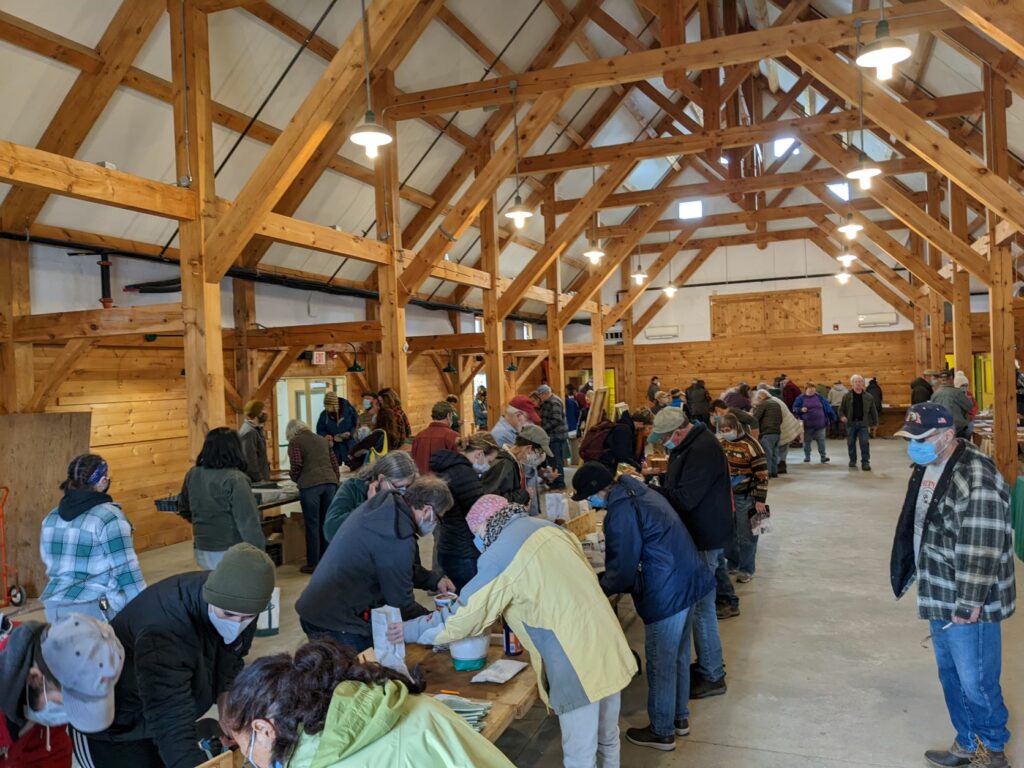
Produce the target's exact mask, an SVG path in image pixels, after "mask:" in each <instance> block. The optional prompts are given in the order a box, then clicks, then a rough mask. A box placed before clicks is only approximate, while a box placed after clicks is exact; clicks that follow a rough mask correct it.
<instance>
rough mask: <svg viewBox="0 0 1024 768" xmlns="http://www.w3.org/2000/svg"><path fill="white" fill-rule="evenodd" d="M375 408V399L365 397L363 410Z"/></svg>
mask: <svg viewBox="0 0 1024 768" xmlns="http://www.w3.org/2000/svg"><path fill="white" fill-rule="evenodd" d="M371 408H373V400H371V399H370V398H368V397H364V398H363V410H364V411H368V410H370V409H371Z"/></svg>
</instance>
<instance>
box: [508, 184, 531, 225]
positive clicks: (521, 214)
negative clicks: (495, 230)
mask: <svg viewBox="0 0 1024 768" xmlns="http://www.w3.org/2000/svg"><path fill="white" fill-rule="evenodd" d="M531 216H533V211H531V210H530V209H529V207H527V205H526V204H525V203H524V202H523V198H521V197H520V196H519V194H518V193H517V194H516V199H515V200H514V201H513V203H512V207H511V208H508V209H507V210H506V211H505V218H506V219H512V223H514V224H515V225H516V229H522V228H523V227H525V226H526V220H527V219H528V218H530V217H531Z"/></svg>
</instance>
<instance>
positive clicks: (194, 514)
mask: <svg viewBox="0 0 1024 768" xmlns="http://www.w3.org/2000/svg"><path fill="white" fill-rule="evenodd" d="M245 469H246V464H245V459H244V458H243V457H242V441H241V440H240V439H239V437H238V433H237V432H235V430H233V429H230V428H229V427H215V428H214V429H211V430H210V431H209V432H208V433H207V435H206V440H205V441H204V442H203V450H202V451H200V452H199V457H198V458H197V459H196V465H195V466H194V467H192V469H190V470H189V471H188V473H187V474H186V475H185V482H184V483H182V486H181V493H180V494H179V495H178V514H179V515H181V516H182V517H183V518H185V520H187V521H188V522H190V523H192V546H193V548H194V553H195V558H196V564H197V565H198V566H199V567H200V568H204V569H206V570H212V569H214V568H216V567H217V564H218V563H219V562H220V560H221V558H222V557H224V553H225V552H227V551H228V549H229V548H231V547H232V546H233V545H235V544H239V543H241V542H243V541H244V542H246V543H248V544H252V545H253V546H254V547H258V548H260V549H264V548H265V547H266V539H265V538H264V536H263V526H262V524H261V516H260V510H259V507H257V506H256V497H255V496H253V494H252V486H251V485H250V484H249V477H248V475H246V474H245Z"/></svg>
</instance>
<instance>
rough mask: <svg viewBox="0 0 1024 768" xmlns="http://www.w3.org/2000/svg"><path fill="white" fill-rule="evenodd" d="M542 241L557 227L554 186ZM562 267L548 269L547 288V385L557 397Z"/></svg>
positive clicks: (561, 374) (561, 387) (561, 382)
mask: <svg viewBox="0 0 1024 768" xmlns="http://www.w3.org/2000/svg"><path fill="white" fill-rule="evenodd" d="M541 212H542V213H543V214H544V240H545V242H547V240H548V238H550V237H551V236H552V235H553V234H554V231H555V228H556V227H557V223H556V221H555V185H554V184H552V185H551V186H549V187H547V188H546V189H545V194H544V204H543V206H542V207H541ZM561 267H562V265H561V264H560V263H559V260H558V259H557V258H556V259H555V263H554V264H552V265H551V267H549V268H548V275H547V279H548V288H550V289H551V290H552V291H554V292H555V300H554V302H552V303H551V304H549V305H548V385H549V386H550V387H551V389H553V390H554V391H555V394H557V395H558V396H559V397H562V393H563V392H564V391H565V357H564V352H563V347H564V345H563V343H562V342H563V338H564V337H563V335H562V328H561V326H560V325H559V324H558V298H559V296H560V295H561V293H562V272H561Z"/></svg>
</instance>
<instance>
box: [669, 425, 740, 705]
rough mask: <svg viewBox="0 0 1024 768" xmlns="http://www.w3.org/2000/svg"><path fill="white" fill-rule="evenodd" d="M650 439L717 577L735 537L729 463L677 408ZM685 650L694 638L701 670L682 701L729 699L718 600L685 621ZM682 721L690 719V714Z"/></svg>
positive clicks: (706, 601) (711, 598) (676, 504)
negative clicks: (664, 456)
mask: <svg viewBox="0 0 1024 768" xmlns="http://www.w3.org/2000/svg"><path fill="white" fill-rule="evenodd" d="M651 438H652V440H653V441H655V442H660V443H662V444H663V445H664V446H665V450H667V451H668V452H669V456H668V471H667V472H666V473H665V480H664V482H663V484H662V487H661V488H660V489H659V490H660V492H661V493H662V494H663V495H664V496H665V498H667V499H668V501H669V503H670V504H671V505H672V507H673V508H674V509H675V510H676V512H678V513H679V516H680V517H681V518H682V521H683V525H685V526H686V530H687V531H689V533H690V536H692V537H693V543H694V544H695V545H696V546H697V551H698V552H699V554H700V557H701V560H703V562H704V567H705V568H707V571H708V573H709V574H711V575H714V573H715V570H716V569H717V568H718V561H719V558H720V557H721V556H722V552H723V551H724V549H725V547H727V546H729V544H730V543H731V542H732V540H733V537H734V536H735V527H736V526H735V518H734V516H733V511H732V489H731V485H732V484H731V482H730V479H729V462H728V460H727V459H726V457H725V452H724V451H723V450H722V446H721V445H720V444H719V442H718V440H716V439H715V437H714V435H713V434H712V433H711V431H710V430H709V429H708V428H707V427H705V426H704V425H703V424H691V423H690V421H689V419H687V418H686V414H685V413H683V412H682V410H681V409H679V408H666V409H664V410H663V411H661V413H659V414H658V415H657V416H655V417H654V432H653V433H652V435H651ZM685 632H686V637H685V639H684V644H685V645H686V646H687V647H689V644H690V637H691V635H692V637H693V643H694V645H695V646H696V649H697V670H696V675H695V679H694V681H693V682H692V683H691V685H690V688H689V690H687V691H682V692H681V693H680V694H679V696H680V700H681V701H686V700H687V698H694V699H700V698H705V697H707V696H718V695H720V694H723V693H725V691H726V684H725V665H724V661H723V659H722V640H721V637H720V636H719V633H718V617H717V613H716V610H715V594H714V592H711V593H709V594H708V595H706V596H705V597H703V598H701V600H700V601H698V602H697V603H696V604H695V605H694V606H693V609H692V610H691V611H690V613H689V615H688V616H687V617H686V629H685ZM677 714H678V715H681V716H685V717H689V712H680V713H677Z"/></svg>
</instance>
